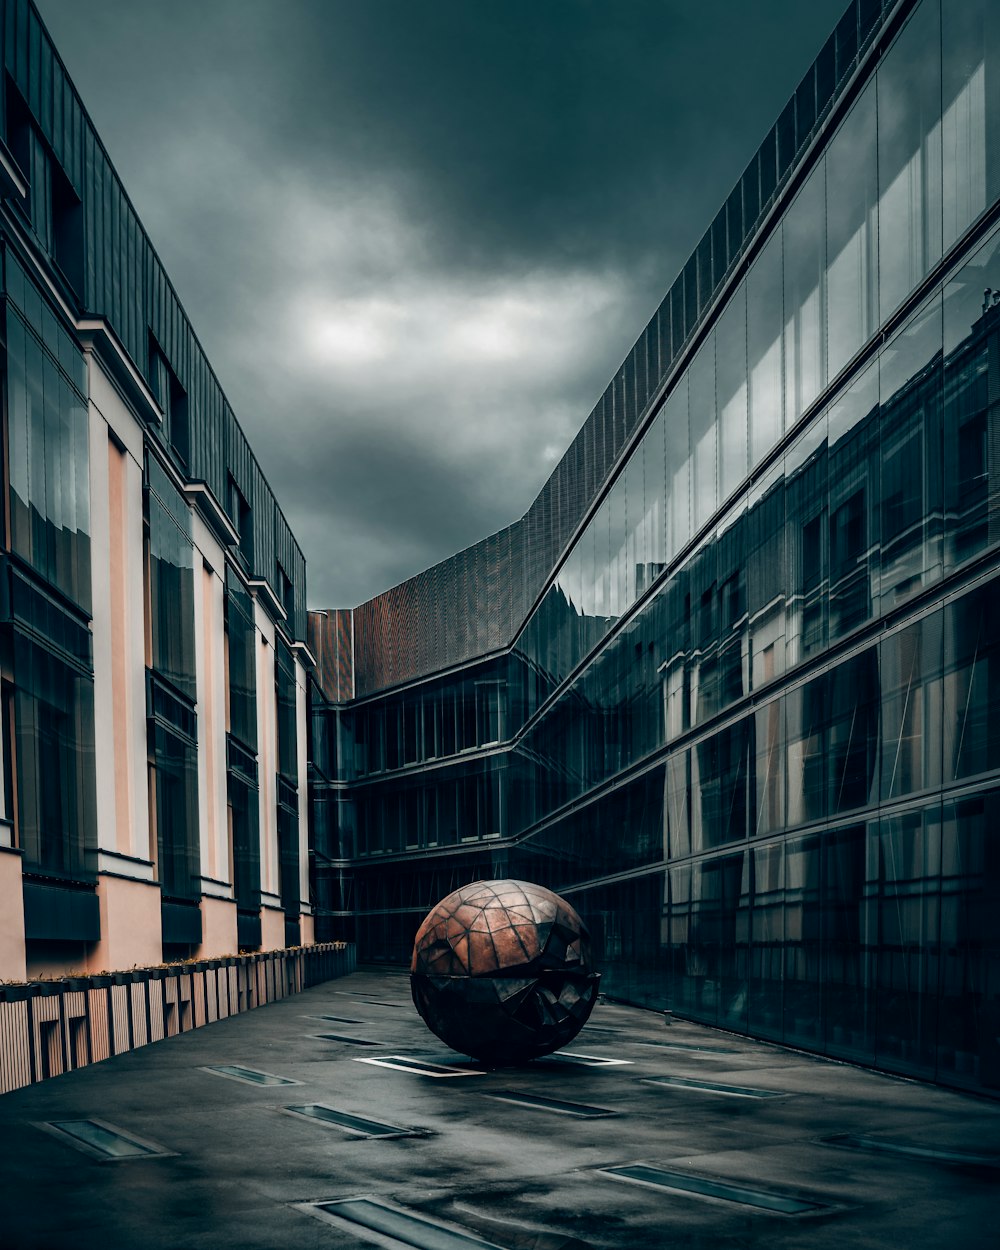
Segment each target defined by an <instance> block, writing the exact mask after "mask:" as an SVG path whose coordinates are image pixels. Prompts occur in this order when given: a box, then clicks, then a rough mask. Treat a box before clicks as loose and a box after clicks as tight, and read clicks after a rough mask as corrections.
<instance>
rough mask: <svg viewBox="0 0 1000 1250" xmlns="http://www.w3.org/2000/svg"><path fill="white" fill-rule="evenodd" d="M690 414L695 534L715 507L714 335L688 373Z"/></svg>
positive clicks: (716, 430) (716, 498) (705, 344)
mask: <svg viewBox="0 0 1000 1250" xmlns="http://www.w3.org/2000/svg"><path fill="white" fill-rule="evenodd" d="M688 379H689V385H690V411H691V458H692V466H691V491H692V505H693V507H692V515H693V519H694V530H695V533H697V531H698V530H700V529H701V527H702V526H703V525H705V524H706V523H707V522H708V520H709V518H710V517H711V516H712V514H713V513H714V512H715V510H716V508H717V507H718V501H719V495H718V484H717V473H716V443H717V434H718V426H717V421H716V412H715V334H714V332H713V333H712V334H711V335H709V337H708V339H707V340H706V342H705V343H704V345H703V346H702V348H701V350H700V351H699V352H698V355H697V356H695V358H694V360H693V361H692V363H691V366H690V369H689V371H688Z"/></svg>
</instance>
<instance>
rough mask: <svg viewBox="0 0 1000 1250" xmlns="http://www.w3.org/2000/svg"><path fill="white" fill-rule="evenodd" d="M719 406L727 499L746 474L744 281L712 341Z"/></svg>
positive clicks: (722, 475) (721, 481)
mask: <svg viewBox="0 0 1000 1250" xmlns="http://www.w3.org/2000/svg"><path fill="white" fill-rule="evenodd" d="M715 379H716V399H717V402H718V408H719V498H720V500H725V499H728V498H729V496H730V495H731V494H732V493H733V491H734V490H735V489H736V488H737V486H739V484H740V483H741V482H742V481H743V479H744V478H745V477H746V473H747V303H746V283H741V284H740V287H739V289H738V290H737V292H736V294H735V295H734V296H733V297H732V298H731V299H730V301H729V305H728V307H727V308H726V310H725V312H724V313H723V314H722V316H721V317H720V319H719V325H718V330H717V331H716V341H715Z"/></svg>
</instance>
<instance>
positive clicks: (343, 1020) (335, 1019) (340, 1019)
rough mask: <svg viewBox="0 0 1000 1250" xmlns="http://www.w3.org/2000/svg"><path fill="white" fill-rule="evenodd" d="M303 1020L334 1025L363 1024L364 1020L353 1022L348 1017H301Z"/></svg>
mask: <svg viewBox="0 0 1000 1250" xmlns="http://www.w3.org/2000/svg"><path fill="white" fill-rule="evenodd" d="M302 1018H303V1020H331V1021H333V1023H334V1024H364V1020H353V1019H351V1017H350V1016H303V1017H302Z"/></svg>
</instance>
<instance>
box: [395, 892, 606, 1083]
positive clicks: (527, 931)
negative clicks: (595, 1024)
mask: <svg viewBox="0 0 1000 1250" xmlns="http://www.w3.org/2000/svg"><path fill="white" fill-rule="evenodd" d="M599 981H600V974H599V973H596V972H594V971H593V968H592V966H591V957H590V935H589V934H588V932H587V929H586V927H585V926H584V924H583V922H582V921H581V919H580V917H579V916H578V915H577V914H576V912H575V911H574V910H573V908H572V907H571V906H570V905H569V903H567V902H566V900H565V899H562V898H560V897H559V895H558V894H553V892H552V891H551V890H547V889H546V888H545V887H544V886H541V885H533V884H532V883H531V882H529V881H475V882H473V883H472V884H471V885H465V886H462V888H461V889H459V890H455V891H454V892H453V893H451V894H449V895H448V897H447V898H444V899H442V900H441V902H440V903H438V905H437V906H436V907H434V908H433V909H432V910H431V911H430V912H429V913H428V915H427V917H426V919H425V920H424V922H423V924H422V925H421V926H420V928H419V929H418V930H417V936H416V939H415V941H414V944H413V960H412V963H411V964H410V988H411V990H412V993H413V1001H414V1004H415V1005H416V1008H417V1011H418V1012H419V1013H420V1015H421V1017H422V1018H423V1020H424V1022H425V1024H426V1025H427V1027H428V1028H429V1029H430V1030H431V1032H432V1033H435V1034H436V1035H437V1036H438V1037H439V1038H440V1039H441V1041H442V1042H444V1043H445V1044H446V1045H448V1046H450V1047H451V1048H452V1049H453V1050H457V1051H459V1052H460V1053H461V1054H465V1055H472V1056H473V1057H474V1058H476V1059H479V1060H481V1061H484V1062H488V1063H493V1064H504V1063H520V1062H523V1061H524V1060H527V1059H534V1058H537V1057H538V1056H539V1055H547V1054H550V1053H551V1052H552V1051H554V1050H558V1049H559V1048H560V1047H561V1046H565V1045H566V1043H567V1042H570V1041H572V1039H573V1038H574V1037H575V1036H576V1035H577V1033H579V1031H580V1029H581V1028H582V1027H583V1026H584V1024H585V1023H586V1022H587V1018H588V1016H589V1015H590V1013H591V1011H592V1010H593V1007H594V1003H595V1002H596V1001H597V987H598V983H599Z"/></svg>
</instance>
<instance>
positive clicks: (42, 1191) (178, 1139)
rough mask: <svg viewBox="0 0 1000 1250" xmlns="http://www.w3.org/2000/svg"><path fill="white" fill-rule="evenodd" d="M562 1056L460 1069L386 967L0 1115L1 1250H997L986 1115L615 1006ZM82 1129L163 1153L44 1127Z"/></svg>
mask: <svg viewBox="0 0 1000 1250" xmlns="http://www.w3.org/2000/svg"><path fill="white" fill-rule="evenodd" d="M324 1035H327V1036H324ZM348 1039H351V1040H348ZM362 1043H368V1044H362ZM568 1049H569V1050H570V1051H571V1052H572V1055H566V1056H563V1057H560V1058H556V1057H552V1058H548V1059H544V1060H539V1061H537V1062H535V1063H533V1064H530V1065H527V1066H524V1067H521V1068H514V1069H507V1070H497V1071H492V1072H481V1071H480V1070H479V1069H477V1068H476V1067H475V1065H473V1064H471V1063H470V1062H468V1061H467V1060H463V1059H462V1058H461V1057H458V1056H455V1055H454V1054H452V1053H451V1052H449V1051H448V1050H447V1049H446V1048H445V1047H443V1046H441V1045H440V1044H439V1043H438V1042H437V1041H436V1039H435V1038H434V1037H433V1036H432V1035H431V1034H430V1033H428V1032H427V1030H426V1029H425V1027H424V1025H423V1024H422V1022H421V1021H420V1019H419V1018H418V1017H417V1015H416V1013H415V1011H414V1010H413V1007H412V1005H411V1003H410V998H409V986H408V980H407V978H406V977H405V976H404V975H403V974H402V973H397V972H386V971H382V970H378V971H374V970H367V971H361V972H359V973H357V974H355V975H353V976H351V977H347V978H344V979H342V980H337V981H330V982H327V983H326V984H324V985H321V986H318V987H316V988H314V989H311V990H308V991H306V992H305V993H303V994H300V995H298V996H296V997H293V998H289V999H285V1000H283V1001H282V1002H279V1003H276V1004H273V1005H272V1006H269V1007H263V1008H260V1009H258V1010H256V1011H253V1012H250V1013H249V1014H246V1015H242V1016H237V1017H234V1018H231V1019H228V1020H224V1021H221V1022H219V1023H217V1024H212V1025H209V1026H207V1027H206V1028H202V1029H198V1030H196V1031H194V1032H191V1033H185V1034H183V1035H181V1036H179V1037H174V1038H170V1039H168V1040H167V1041H164V1042H158V1043H156V1044H154V1045H152V1046H146V1047H144V1048H143V1049H141V1050H137V1051H134V1052H132V1053H131V1054H128V1055H122V1056H120V1057H119V1058H116V1059H112V1060H109V1061H107V1062H105V1063H100V1064H95V1065H94V1066H92V1067H89V1068H83V1069H81V1070H79V1071H77V1072H73V1073H69V1074H68V1075H66V1076H60V1077H56V1078H55V1079H53V1080H50V1081H47V1082H45V1083H43V1084H41V1085H37V1086H35V1087H33V1088H31V1089H26V1090H20V1091H18V1092H15V1093H12V1094H7V1095H5V1096H4V1097H2V1098H0V1152H2V1158H3V1173H2V1176H3V1182H2V1191H3V1201H2V1205H0V1247H3V1250H22V1248H27V1247H31V1248H32V1250H62V1247H67V1248H68V1247H72V1248H73V1250H94V1248H99V1250H123V1248H129V1250H131V1248H133V1247H135V1248H136V1250H139V1248H141V1250H158V1248H160V1247H163V1248H164V1250H167V1248H168V1247H169V1248H170V1250H196V1248H205V1250H208V1248H211V1250H216V1248H222V1247H233V1248H236V1247H241V1248H242V1247H252V1248H254V1250H258V1248H259V1250H277V1248H278V1247H281V1248H282V1250H285V1248H287V1247H291V1246H295V1247H309V1248H315V1250H337V1248H338V1247H346V1246H352V1247H353V1246H357V1247H361V1246H371V1245H372V1244H377V1245H381V1246H383V1247H388V1248H390V1250H399V1247H400V1246H411V1247H424V1248H426V1250H475V1248H476V1246H480V1247H481V1246H482V1245H484V1244H485V1245H488V1246H498V1247H505V1248H506V1250H570V1248H571V1247H576V1248H578V1250H579V1248H583V1247H594V1248H597V1247H616V1248H623V1250H626V1248H627V1250H639V1248H645V1247H657V1248H659V1247H684V1248H695V1247H698V1248H700V1247H712V1248H713V1250H716V1248H723V1247H755V1246H767V1247H768V1248H769V1250H777V1248H780V1247H789V1250H791V1248H793V1247H794V1248H796V1250H798V1248H799V1247H803V1246H806V1245H808V1246H809V1247H810V1250H820V1248H824V1247H838V1248H842V1247H851V1248H859V1247H869V1246H871V1247H875V1246H878V1247H888V1246H893V1247H896V1246H899V1247H903V1248H905V1250H919V1248H921V1247H935V1248H936V1250H937V1248H939V1247H940V1246H942V1245H949V1246H960V1247H963V1250H971V1248H972V1247H986V1246H989V1247H991V1248H992V1247H995V1246H997V1245H998V1244H1000V1201H998V1199H1000V1104H997V1103H993V1102H990V1101H986V1100H980V1099H977V1098H973V1097H968V1096H965V1095H962V1094H958V1093H951V1092H947V1091H945V1090H942V1089H936V1088H934V1087H930V1086H926V1085H921V1084H917V1083H915V1082H911V1081H905V1080H899V1079H894V1078H892V1077H887V1076H880V1075H876V1074H874V1073H870V1072H866V1071H863V1070H860V1069H857V1068H852V1067H849V1066H846V1065H843V1064H837V1063H832V1062H829V1061H827V1060H823V1059H816V1058H811V1057H809V1056H806V1055H802V1054H799V1053H796V1052H792V1051H787V1050H783V1049H782V1048H780V1047H778V1046H771V1045H767V1044H763V1043H757V1042H752V1041H745V1040H743V1039H740V1038H734V1037H732V1036H731V1035H729V1034H725V1033H720V1032H717V1031H715V1030H712V1029H707V1028H703V1027H700V1026H696V1025H693V1024H687V1023H683V1022H680V1021H675V1022H674V1023H673V1024H672V1025H671V1026H670V1027H665V1025H664V1021H663V1019H662V1018H661V1017H660V1016H658V1015H657V1014H655V1013H653V1012H647V1011H641V1010H638V1009H635V1008H629V1007H622V1006H616V1005H613V1004H602V1005H600V1006H598V1007H597V1009H596V1010H595V1012H594V1015H593V1017H592V1018H591V1023H590V1024H589V1025H588V1026H587V1028H586V1029H585V1030H584V1031H583V1033H582V1034H581V1035H580V1037H579V1038H578V1039H577V1040H576V1042H574V1043H573V1044H572V1045H571V1046H570V1047H569V1048H568ZM386 1056H401V1057H402V1064H401V1066H397V1067H389V1066H385V1064H386V1063H398V1062H399V1060H397V1059H386V1058H385V1057H386ZM376 1059H378V1060H382V1061H383V1062H381V1063H374V1062H371V1061H372V1060H376ZM407 1060H409V1061H413V1060H419V1061H423V1062H424V1063H428V1062H429V1063H431V1064H442V1065H453V1066H455V1067H457V1069H458V1071H457V1073H456V1072H453V1073H450V1074H448V1075H444V1076H436V1077H435V1076H430V1075H427V1074H425V1073H421V1072H419V1071H415V1070H413V1069H410V1070H406V1061H407ZM596 1061H604V1062H596ZM213 1066H237V1067H242V1068H246V1069H252V1070H256V1071H258V1072H264V1073H268V1074H271V1075H272V1076H279V1077H284V1078H286V1079H288V1080H290V1081H294V1082H298V1083H297V1084H287V1085H255V1084H250V1083H247V1080H246V1079H243V1080H239V1079H233V1076H232V1075H230V1076H229V1077H226V1076H223V1075H220V1074H219V1073H217V1072H212V1071H207V1070H206V1069H207V1068H211V1067H213ZM431 1071H437V1069H433V1068H432V1069H431ZM236 1075H237V1076H238V1075H239V1073H237V1074H236ZM678 1080H680V1081H687V1082H693V1084H677V1083H671V1082H677V1081H678ZM705 1085H708V1086H709V1087H710V1086H712V1085H715V1086H723V1087H727V1086H728V1087H738V1088H739V1089H741V1090H743V1091H744V1092H743V1093H742V1094H739V1093H736V1092H734V1091H733V1089H732V1088H729V1089H721V1090H720V1089H712V1088H704V1086H705ZM762 1095H765V1096H762ZM766 1095H771V1096H766ZM521 1099H525V1100H526V1101H518V1100H521ZM534 1099H541V1100H548V1102H549V1103H551V1102H555V1103H556V1104H566V1103H572V1104H576V1106H577V1110H576V1112H575V1113H573V1109H572V1108H567V1107H566V1106H565V1105H563V1106H559V1105H557V1106H555V1107H553V1106H551V1105H547V1104H546V1102H545V1101H542V1102H540V1103H532V1100H534ZM314 1104H323V1105H325V1106H326V1107H329V1108H333V1109H334V1110H335V1112H337V1113H347V1114H348V1116H350V1117H353V1120H352V1121H351V1123H350V1124H349V1125H348V1126H343V1125H341V1126H337V1125H334V1124H329V1123H324V1122H322V1121H319V1120H317V1119H315V1118H310V1117H308V1116H303V1115H302V1114H295V1113H292V1112H289V1111H288V1110H287V1108H288V1107H290V1106H299V1107H308V1106H312V1105H314ZM581 1107H582V1108H584V1110H583V1111H581V1110H579V1108H581ZM80 1120H97V1121H100V1122H101V1124H102V1125H105V1126H110V1127H111V1128H113V1129H115V1130H119V1131H120V1132H122V1133H125V1134H127V1135H131V1136H132V1137H135V1138H138V1139H141V1140H142V1141H143V1142H146V1143H149V1144H152V1145H154V1146H156V1147H159V1148H161V1149H162V1150H163V1151H164V1152H169V1153H162V1154H152V1153H148V1154H143V1155H140V1156H138V1157H129V1156H126V1157H120V1158H118V1159H108V1158H103V1159H102V1158H100V1157H98V1156H96V1155H93V1154H90V1153H85V1152H84V1151H82V1150H81V1149H79V1148H77V1147H75V1146H74V1145H73V1144H72V1140H71V1139H70V1138H65V1137H60V1136H58V1135H57V1134H55V1133H53V1132H52V1131H51V1129H46V1128H43V1127H40V1126H42V1125H45V1124H51V1123H52V1122H61V1123H65V1122H73V1121H80ZM365 1122H380V1124H381V1126H382V1127H378V1126H377V1125H376V1124H373V1123H368V1124H367V1128H366V1123H365ZM81 1131H83V1132H85V1131H86V1130H80V1129H79V1128H74V1127H72V1125H71V1127H70V1132H72V1133H79V1132H81ZM97 1134H98V1141H97V1143H96V1144H97V1145H98V1146H100V1145H101V1144H102V1142H105V1143H107V1142H110V1143H111V1148H112V1149H117V1150H126V1151H127V1150H142V1149H143V1146H142V1145H134V1144H131V1143H130V1142H129V1141H128V1140H127V1139H126V1140H124V1141H123V1140H122V1139H120V1138H119V1139H116V1138H113V1137H111V1136H109V1135H108V1133H107V1130H105V1131H104V1132H103V1133H102V1132H101V1130H100V1128H99V1129H98V1130H97ZM363 1134H367V1135H363ZM376 1134H383V1135H381V1136H379V1135H376ZM406 1134H409V1135H406ZM831 1138H832V1139H834V1140H830V1139H831ZM147 1148H148V1147H147ZM612 1169H625V1170H626V1171H625V1173H624V1174H623V1173H622V1172H615V1171H614V1170H612ZM704 1181H708V1182H709V1184H708V1186H707V1188H708V1189H709V1190H710V1192H709V1193H707V1194H705V1193H699V1192H693V1191H692V1188H693V1189H694V1190H697V1189H698V1188H704V1186H703V1185H702V1182H704ZM313 1204H327V1205H319V1206H317V1205H313ZM774 1206H777V1207H778V1208H779V1209H778V1210H773V1209H770V1208H772V1207H774Z"/></svg>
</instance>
